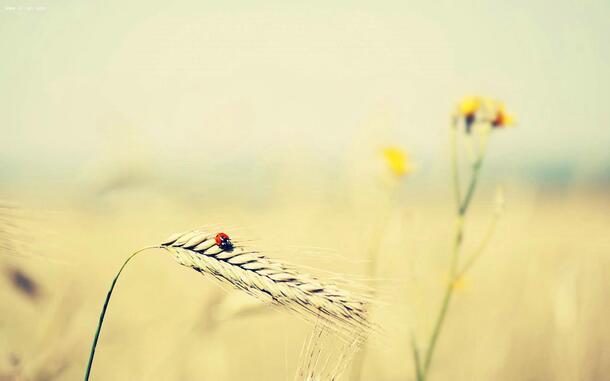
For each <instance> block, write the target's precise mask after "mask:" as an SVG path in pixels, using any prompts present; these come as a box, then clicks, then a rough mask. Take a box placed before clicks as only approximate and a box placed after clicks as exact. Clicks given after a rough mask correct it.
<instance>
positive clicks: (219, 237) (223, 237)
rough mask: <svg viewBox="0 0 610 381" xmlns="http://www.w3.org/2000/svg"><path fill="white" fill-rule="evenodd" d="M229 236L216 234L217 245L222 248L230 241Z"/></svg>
mask: <svg viewBox="0 0 610 381" xmlns="http://www.w3.org/2000/svg"><path fill="white" fill-rule="evenodd" d="M229 239H230V238H229V236H228V235H226V234H225V233H218V234H216V238H215V239H214V240H215V241H216V244H217V245H218V246H222V245H223V244H224V241H225V240H229Z"/></svg>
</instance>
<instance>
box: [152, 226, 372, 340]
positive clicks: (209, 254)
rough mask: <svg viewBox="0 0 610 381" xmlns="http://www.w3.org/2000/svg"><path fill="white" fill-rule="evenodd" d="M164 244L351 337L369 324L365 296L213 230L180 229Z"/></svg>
mask: <svg viewBox="0 0 610 381" xmlns="http://www.w3.org/2000/svg"><path fill="white" fill-rule="evenodd" d="M162 247H163V248H165V249H167V250H169V251H170V252H171V253H172V254H174V258H175V259H176V260H177V261H178V263H180V264H181V265H183V266H187V267H190V268H192V269H194V270H196V271H198V272H200V273H201V274H203V275H209V276H211V277H212V278H213V279H215V280H217V281H219V282H221V283H223V284H228V285H231V286H233V287H235V288H237V289H240V290H242V291H245V292H247V293H248V294H250V295H252V296H254V297H256V298H258V299H260V300H262V301H263V302H268V303H272V304H274V305H276V306H279V307H283V308H286V309H289V310H291V311H294V312H296V313H298V314H299V315H301V316H303V317H304V318H306V319H308V320H310V321H319V320H322V321H323V322H325V323H326V324H327V325H328V326H329V328H330V329H333V330H334V331H336V332H338V333H341V334H342V335H343V336H346V337H347V338H349V340H350V341H351V340H352V339H353V338H354V337H355V336H360V335H362V334H363V333H364V332H366V331H367V330H369V329H370V325H369V322H368V320H367V318H366V316H367V312H366V311H367V309H366V306H367V303H366V301H365V300H364V298H362V297H360V296H358V295H356V294H354V293H350V292H348V291H346V290H342V289H340V288H338V287H337V286H335V285H333V284H331V283H328V282H323V281H321V280H319V279H318V278H316V277H314V276H312V275H309V274H306V273H303V272H301V271H298V270H297V269H296V268H294V267H292V266H289V265H287V264H284V263H281V262H279V261H275V260H272V259H270V258H268V257H266V256H264V255H262V254H261V253H259V252H257V251H256V250H253V249H249V248H246V247H243V246H240V245H239V244H238V243H237V244H236V245H235V247H234V248H232V249H231V250H223V249H222V248H221V247H219V246H218V245H216V243H215V240H214V234H210V233H208V232H204V231H201V230H194V231H189V232H186V233H179V234H176V235H174V236H172V237H170V238H168V239H167V240H166V241H165V242H164V243H163V244H162Z"/></svg>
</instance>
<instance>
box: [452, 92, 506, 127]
mask: <svg viewBox="0 0 610 381" xmlns="http://www.w3.org/2000/svg"><path fill="white" fill-rule="evenodd" d="M457 116H458V117H459V118H463V120H464V125H465V127H466V133H468V134H470V132H471V130H472V128H473V126H474V124H475V122H476V123H477V124H485V125H486V126H487V129H484V131H488V129H489V127H491V128H502V127H508V126H512V125H513V124H514V119H513V117H512V115H510V114H508V113H507V112H506V109H505V108H504V104H502V102H498V101H496V100H494V99H491V98H485V97H480V96H468V97H464V98H462V100H461V101H460V102H459V103H458V109H457Z"/></svg>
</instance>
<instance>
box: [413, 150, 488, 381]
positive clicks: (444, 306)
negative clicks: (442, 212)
mask: <svg viewBox="0 0 610 381" xmlns="http://www.w3.org/2000/svg"><path fill="white" fill-rule="evenodd" d="M483 158H484V150H482V151H481V152H480V155H479V156H478V158H477V160H476V161H475V162H474V164H473V166H472V175H471V178H470V184H469V186H468V190H467V192H466V196H465V197H464V200H463V201H461V200H457V201H458V206H459V207H458V213H457V214H458V215H457V223H456V230H455V240H454V243H453V254H452V258H451V273H450V276H449V280H448V282H447V287H446V290H445V295H444V297H443V301H442V303H441V308H440V311H439V313H438V316H437V318H436V323H435V324H434V329H433V331H432V334H431V336H430V340H429V342H428V348H427V350H426V356H425V357H424V364H423V370H422V377H421V381H425V380H426V377H427V376H428V371H429V369H430V365H431V364H432V358H433V356H434V351H435V349H436V344H437V342H438V338H439V335H440V333H441V330H442V327H443V324H444V322H445V318H446V317H447V312H448V311H449V305H450V304H451V298H452V296H453V289H454V283H455V280H456V279H457V276H456V275H457V274H458V262H459V261H458V260H459V253H460V249H461V247H462V241H463V238H464V218H465V216H466V213H467V212H468V207H469V206H470V203H471V201H472V197H473V195H474V192H475V190H476V187H477V183H478V179H479V173H480V171H481V166H482V164H483ZM452 161H453V165H452V167H453V172H454V173H453V176H454V179H456V178H458V176H457V175H456V173H457V167H458V166H457V164H456V162H457V154H456V155H452ZM459 185H460V184H459V183H458V182H454V187H455V188H456V189H458V190H455V193H456V195H457V194H459Z"/></svg>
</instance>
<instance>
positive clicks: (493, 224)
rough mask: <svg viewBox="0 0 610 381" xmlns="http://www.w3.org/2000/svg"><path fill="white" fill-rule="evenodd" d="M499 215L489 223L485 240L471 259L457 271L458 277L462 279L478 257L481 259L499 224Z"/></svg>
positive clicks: (495, 215)
mask: <svg viewBox="0 0 610 381" xmlns="http://www.w3.org/2000/svg"><path fill="white" fill-rule="evenodd" d="M499 217H500V216H499V214H497V213H496V214H494V216H493V218H492V220H491V222H490V223H489V227H488V228H487V232H486V233H485V236H484V237H483V240H482V241H481V243H480V244H479V247H478V248H477V249H476V251H475V252H474V253H473V254H472V256H471V257H470V259H468V261H467V262H466V264H465V265H464V267H462V269H461V270H460V271H459V272H458V273H457V275H456V276H455V278H456V279H460V278H461V277H462V276H464V274H465V273H466V272H467V271H468V270H469V269H470V268H471V267H472V266H473V265H474V263H475V262H476V261H477V259H479V257H480V256H481V254H482V253H483V251H485V248H486V247H487V245H488V244H489V241H490V240H491V237H492V236H493V234H494V232H495V230H496V225H497V224H498V219H499Z"/></svg>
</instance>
